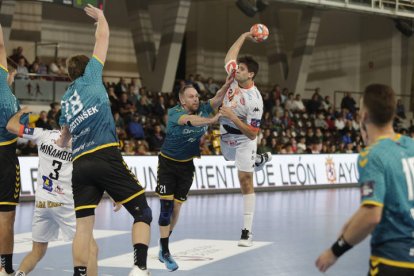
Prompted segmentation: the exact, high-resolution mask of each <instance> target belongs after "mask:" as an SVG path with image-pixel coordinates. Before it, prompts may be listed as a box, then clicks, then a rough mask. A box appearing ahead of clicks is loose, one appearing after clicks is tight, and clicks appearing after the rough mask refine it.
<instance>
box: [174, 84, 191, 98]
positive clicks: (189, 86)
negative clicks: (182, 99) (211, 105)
mask: <svg viewBox="0 0 414 276" xmlns="http://www.w3.org/2000/svg"><path fill="white" fill-rule="evenodd" d="M188 88H194V86H193V85H192V84H186V85H184V86H183V87H181V89H180V91H179V92H178V95H179V96H183V95H184V92H185V90H187V89H188Z"/></svg>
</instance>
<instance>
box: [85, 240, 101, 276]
mask: <svg viewBox="0 0 414 276" xmlns="http://www.w3.org/2000/svg"><path fill="white" fill-rule="evenodd" d="M98 251H99V249H98V244H97V243H96V241H95V239H94V238H93V237H92V239H91V242H90V243H89V259H88V276H98Z"/></svg>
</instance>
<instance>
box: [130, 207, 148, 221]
mask: <svg viewBox="0 0 414 276" xmlns="http://www.w3.org/2000/svg"><path fill="white" fill-rule="evenodd" d="M133 216H134V224H135V223H137V222H144V223H146V224H148V225H151V221H152V211H151V208H150V207H148V206H147V207H146V208H144V209H143V210H141V209H140V210H138V211H136V212H135V213H134V215H133Z"/></svg>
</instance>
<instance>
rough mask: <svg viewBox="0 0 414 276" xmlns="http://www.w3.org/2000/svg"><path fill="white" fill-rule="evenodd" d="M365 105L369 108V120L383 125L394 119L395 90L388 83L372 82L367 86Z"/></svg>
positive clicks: (364, 96) (363, 98)
mask: <svg viewBox="0 0 414 276" xmlns="http://www.w3.org/2000/svg"><path fill="white" fill-rule="evenodd" d="M362 100H363V105H364V106H365V107H366V108H367V110H368V117H369V121H370V122H371V123H373V124H374V125H376V126H378V127H383V126H385V125H386V124H388V123H389V122H391V121H392V120H393V119H394V116H395V109H396V100H395V92H394V90H393V89H392V88H391V87H389V86H388V85H384V84H371V85H368V86H367V87H366V88H365V91H364V95H363V97H362Z"/></svg>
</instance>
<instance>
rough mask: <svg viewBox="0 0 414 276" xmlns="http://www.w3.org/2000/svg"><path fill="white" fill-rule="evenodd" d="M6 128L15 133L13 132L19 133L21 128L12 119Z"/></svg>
mask: <svg viewBox="0 0 414 276" xmlns="http://www.w3.org/2000/svg"><path fill="white" fill-rule="evenodd" d="M6 129H7V131H8V132H10V133H13V134H17V133H19V129H18V128H17V127H16V126H15V124H14V123H13V122H12V120H10V121H9V122H8V123H7V125H6Z"/></svg>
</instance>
